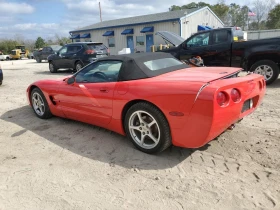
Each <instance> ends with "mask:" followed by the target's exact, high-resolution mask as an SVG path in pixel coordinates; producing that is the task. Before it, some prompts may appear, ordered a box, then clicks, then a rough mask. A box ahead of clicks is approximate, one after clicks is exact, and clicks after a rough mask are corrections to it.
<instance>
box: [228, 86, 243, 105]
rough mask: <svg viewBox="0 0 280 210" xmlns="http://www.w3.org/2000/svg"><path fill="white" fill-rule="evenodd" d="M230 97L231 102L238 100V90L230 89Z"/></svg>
mask: <svg viewBox="0 0 280 210" xmlns="http://www.w3.org/2000/svg"><path fill="white" fill-rule="evenodd" d="M230 95H231V99H232V100H233V102H239V101H240V100H241V94H240V92H239V90H237V89H235V88H234V89H232V90H231V94H230Z"/></svg>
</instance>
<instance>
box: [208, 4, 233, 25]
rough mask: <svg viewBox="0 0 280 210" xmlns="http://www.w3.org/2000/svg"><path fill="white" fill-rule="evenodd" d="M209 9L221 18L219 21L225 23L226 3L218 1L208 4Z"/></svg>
mask: <svg viewBox="0 0 280 210" xmlns="http://www.w3.org/2000/svg"><path fill="white" fill-rule="evenodd" d="M210 9H211V10H212V11H213V12H214V13H215V14H216V15H217V16H218V17H219V18H220V19H221V21H223V22H224V23H226V24H227V22H228V11H229V6H228V5H226V4H225V2H224V1H220V2H219V3H218V4H215V5H212V6H210Z"/></svg>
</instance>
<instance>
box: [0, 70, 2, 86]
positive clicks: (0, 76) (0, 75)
mask: <svg viewBox="0 0 280 210" xmlns="http://www.w3.org/2000/svg"><path fill="white" fill-rule="evenodd" d="M2 82H3V71H2V69H1V66H0V85H2Z"/></svg>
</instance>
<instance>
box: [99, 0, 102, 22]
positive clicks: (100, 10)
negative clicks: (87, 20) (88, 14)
mask: <svg viewBox="0 0 280 210" xmlns="http://www.w3.org/2000/svg"><path fill="white" fill-rule="evenodd" d="M99 14H100V22H102V14H101V4H100V2H99Z"/></svg>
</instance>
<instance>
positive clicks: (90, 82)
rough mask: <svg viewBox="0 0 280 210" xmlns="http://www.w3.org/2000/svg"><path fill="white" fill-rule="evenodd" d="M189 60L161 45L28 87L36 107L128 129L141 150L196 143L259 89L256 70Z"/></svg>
mask: <svg viewBox="0 0 280 210" xmlns="http://www.w3.org/2000/svg"><path fill="white" fill-rule="evenodd" d="M241 70H242V69H241V68H230V67H196V68H190V67H189V66H188V65H186V64H184V63H182V62H181V61H179V60H177V59H176V58H175V57H173V56H172V55H170V54H168V53H134V54H126V55H116V56H109V57H106V58H99V59H98V60H97V61H95V62H93V63H91V64H89V65H87V66H86V67H84V68H83V69H81V70H80V71H79V72H77V73H75V74H74V75H72V76H69V77H67V78H63V79H56V80H41V81H37V82H35V83H33V84H31V85H30V86H29V87H28V88H27V96H28V101H29V103H30V105H31V106H32V108H33V110H34V112H35V114H36V115H37V116H38V117H39V118H42V119H46V118H50V117H51V116H52V115H55V116H59V117H66V118H70V119H74V120H78V121H82V122H85V123H90V124H94V125H97V126H101V127H104V128H107V129H109V130H112V131H115V132H117V133H120V134H122V135H127V136H129V138H130V140H131V141H132V142H133V144H134V145H135V146H136V147H137V148H138V149H139V150H141V151H143V152H147V153H154V152H160V151H163V150H164V149H166V148H167V147H169V146H170V145H171V144H173V145H176V146H180V147H189V148H197V147H201V146H203V145H205V144H206V143H207V142H209V141H210V140H212V139H214V138H215V137H216V136H218V135H219V134H221V133H222V132H223V131H225V130H226V129H227V128H232V127H233V126H232V125H233V124H235V123H237V122H238V121H240V120H241V119H242V118H244V117H246V116H247V115H248V114H251V113H252V112H253V111H255V109H256V108H257V107H258V106H259V105H260V103H261V101H262V99H263V96H264V94H265V89H266V86H265V81H264V77H263V76H262V75H258V74H250V75H247V76H243V77H238V74H239V72H240V71H241Z"/></svg>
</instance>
